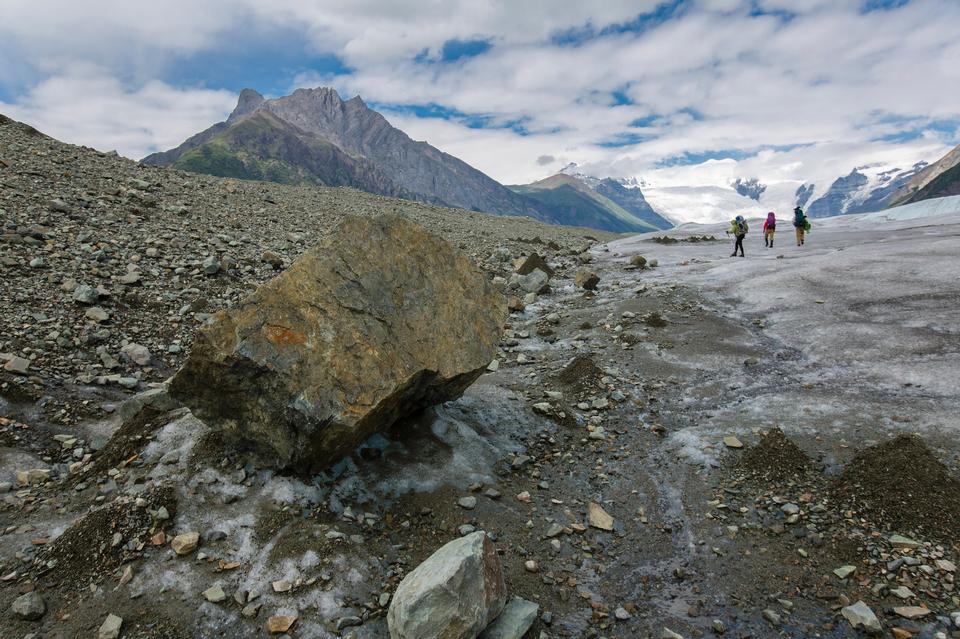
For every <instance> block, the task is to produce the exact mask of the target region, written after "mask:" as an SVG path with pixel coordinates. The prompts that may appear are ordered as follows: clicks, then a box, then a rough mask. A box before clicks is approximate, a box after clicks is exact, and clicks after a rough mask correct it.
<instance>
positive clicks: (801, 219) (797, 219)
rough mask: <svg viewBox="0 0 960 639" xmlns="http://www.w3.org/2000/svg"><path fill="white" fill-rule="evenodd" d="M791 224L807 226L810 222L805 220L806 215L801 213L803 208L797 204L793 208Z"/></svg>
mask: <svg viewBox="0 0 960 639" xmlns="http://www.w3.org/2000/svg"><path fill="white" fill-rule="evenodd" d="M793 225H794V226H795V227H797V228H804V229H806V228H808V227H809V226H810V222H808V221H807V216H806V215H804V214H803V209H801V208H800V207H799V206H798V207H797V208H795V209H793Z"/></svg>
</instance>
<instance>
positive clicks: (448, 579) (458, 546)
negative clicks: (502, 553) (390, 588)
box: [387, 531, 507, 639]
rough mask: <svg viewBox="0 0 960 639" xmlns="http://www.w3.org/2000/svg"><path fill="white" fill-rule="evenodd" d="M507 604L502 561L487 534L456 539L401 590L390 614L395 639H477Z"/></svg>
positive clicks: (422, 565) (391, 628) (388, 623)
mask: <svg viewBox="0 0 960 639" xmlns="http://www.w3.org/2000/svg"><path fill="white" fill-rule="evenodd" d="M506 601H507V590H506V585H505V584H504V581H503V570H502V568H501V567H500V558H499V557H498V556H497V551H496V549H495V548H494V547H493V543H491V541H490V539H489V538H488V537H487V535H486V533H484V532H482V531H478V532H475V533H472V534H470V535H467V536H466V537H461V538H460V539H455V540H454V541H451V542H450V543H448V544H446V545H445V546H443V547H442V548H440V549H439V550H438V551H436V552H435V553H433V554H432V555H430V557H428V558H427V559H426V560H425V561H424V562H423V563H422V564H420V565H419V566H417V567H416V568H415V569H414V570H413V572H411V573H410V574H409V575H407V576H406V577H405V578H404V579H403V581H401V582H400V585H399V586H398V587H397V591H396V593H394V595H393V601H391V603H390V610H389V612H388V613H387V625H388V627H389V628H390V637H391V639H465V638H468V637H469V638H470V639H473V638H474V637H476V636H477V635H478V634H480V632H481V631H482V630H483V629H484V628H486V627H487V626H488V625H489V624H490V622H492V621H493V620H494V619H496V618H497V616H498V615H500V613H501V612H502V611H503V608H504V605H505V604H506Z"/></svg>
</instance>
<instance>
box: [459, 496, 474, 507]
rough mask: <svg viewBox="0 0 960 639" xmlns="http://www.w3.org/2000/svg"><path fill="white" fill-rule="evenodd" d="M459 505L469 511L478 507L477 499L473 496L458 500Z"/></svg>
mask: <svg viewBox="0 0 960 639" xmlns="http://www.w3.org/2000/svg"><path fill="white" fill-rule="evenodd" d="M457 505H458V506H460V507H461V508H465V509H467V510H473V509H474V508H476V507H477V498H476V497H474V496H473V495H470V496H468V497H461V498H460V499H458V500H457Z"/></svg>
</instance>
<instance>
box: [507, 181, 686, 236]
mask: <svg viewBox="0 0 960 639" xmlns="http://www.w3.org/2000/svg"><path fill="white" fill-rule="evenodd" d="M510 188H511V189H513V190H514V191H515V192H517V193H520V194H522V195H524V196H526V197H528V198H530V199H533V200H536V201H537V202H539V203H541V204H542V205H543V206H544V207H545V208H546V209H548V210H550V211H551V213H552V217H553V219H555V220H556V221H557V222H559V223H562V224H570V223H571V221H572V220H578V221H579V222H578V223H580V224H582V225H584V226H589V227H591V228H599V229H604V230H607V231H614V232H634V233H637V232H639V233H643V232H647V231H652V230H660V229H667V228H671V227H672V226H673V223H672V222H670V220H668V219H666V218H665V217H663V216H662V215H660V214H659V213H657V212H656V211H655V210H654V209H653V207H652V206H650V204H649V203H648V202H647V201H646V199H645V198H644V197H643V192H642V191H641V190H640V189H639V188H637V187H634V188H628V187H627V186H624V185H623V184H622V183H620V182H618V181H617V180H614V179H612V178H604V179H598V178H591V177H588V176H585V175H581V174H576V175H569V174H566V173H558V174H556V175H552V176H550V177H548V178H544V179H543V180H539V181H537V182H533V183H532V184H521V185H514V186H511V187H510Z"/></svg>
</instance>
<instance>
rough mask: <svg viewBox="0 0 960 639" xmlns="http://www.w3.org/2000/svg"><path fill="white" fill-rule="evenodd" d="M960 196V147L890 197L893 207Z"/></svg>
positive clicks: (917, 175)
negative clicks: (931, 199)
mask: <svg viewBox="0 0 960 639" xmlns="http://www.w3.org/2000/svg"><path fill="white" fill-rule="evenodd" d="M957 194H960V145H958V146H957V147H955V148H954V149H953V150H952V151H950V152H949V153H947V154H946V155H944V156H943V157H942V158H940V159H939V160H937V161H936V162H934V163H933V164H931V165H929V166H927V167H925V168H924V169H923V170H922V171H920V172H919V173H917V174H916V175H915V176H913V177H912V178H911V179H910V180H909V181H908V182H907V183H906V184H904V185H902V186H901V187H900V188H898V189H897V190H896V191H895V192H894V194H893V195H892V196H891V197H890V204H891V206H897V205H900V204H907V203H908V202H919V201H921V200H926V199H930V198H935V197H945V196H948V195H957Z"/></svg>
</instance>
